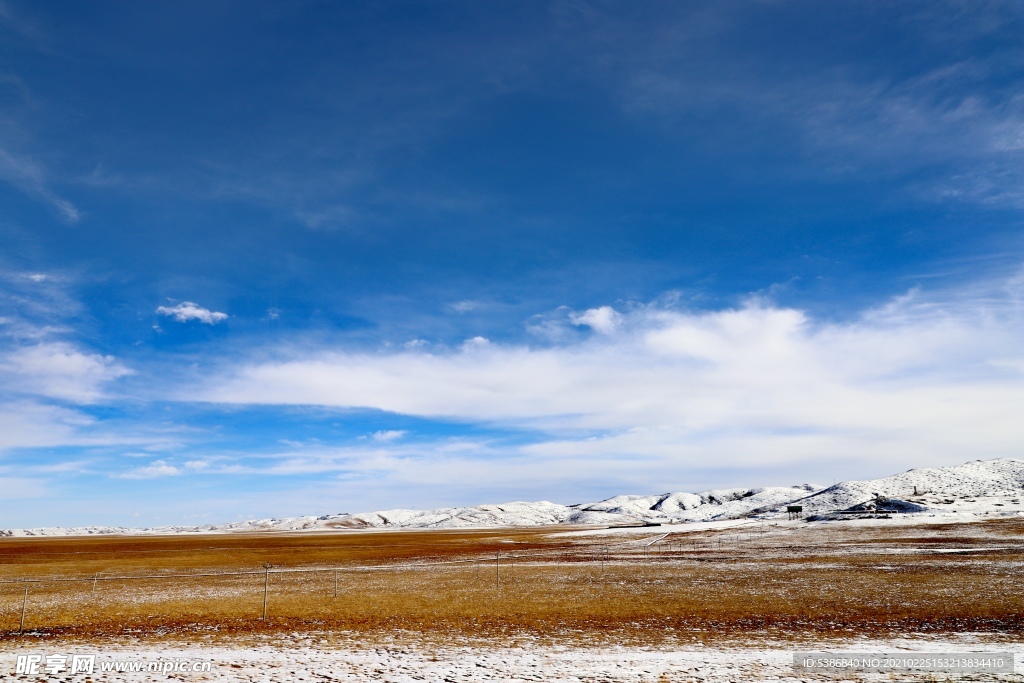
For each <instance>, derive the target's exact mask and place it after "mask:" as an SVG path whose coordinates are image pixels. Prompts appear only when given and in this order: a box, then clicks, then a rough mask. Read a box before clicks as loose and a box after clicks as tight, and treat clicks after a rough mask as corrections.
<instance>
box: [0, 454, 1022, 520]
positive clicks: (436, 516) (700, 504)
mask: <svg viewBox="0 0 1024 683" xmlns="http://www.w3.org/2000/svg"><path fill="white" fill-rule="evenodd" d="M790 505H796V506H800V507H801V508H802V511H801V513H800V514H801V516H804V517H812V518H819V519H827V518H829V516H830V515H836V514H842V513H856V512H863V513H872V512H877V509H878V508H882V509H897V510H900V511H901V512H903V513H905V514H929V515H943V516H950V515H954V516H955V515H961V516H962V515H970V516H974V515H981V514H987V515H991V514H997V515H998V514H1024V460H1019V459H1016V458H998V459H994V460H974V461H970V462H967V463H964V464H962V465H954V466H949V467H928V468H915V469H911V470H907V471H906V472H901V473H898V474H894V475H890V476H888V477H881V478H878V479H866V480H850V481H846V482H840V483H838V484H835V485H833V486H829V487H816V486H812V485H810V484H801V485H799V486H789V487H786V486H782V487H780V486H775V487H761V488H748V489H745V488H733V489H712V490H709V491H703V492H701V493H687V492H675V493H663V494H655V495H646V496H645V495H633V494H624V495H618V496H613V497H611V498H606V499H605V500H601V501H598V502H596V503H580V504H576V505H561V504H559V503H552V502H549V501H536V502H524V501H515V502H509V503H499V504H485V505H475V506H466V507H450V508H434V509H430V510H408V509H391V510H377V511H373V512H361V513H355V514H348V513H339V514H335V515H321V516H319V517H318V516H301V517H286V518H272V519H259V520H248V521H244V522H231V523H225V524H206V525H195V526H160V527H143V528H128V527H110V526H84V527H40V528H35V529H8V530H4V531H0V535H3V536H82V535H99V534H124V535H130V534H176V533H179V534H185V533H219V532H223V533H230V532H244V531H316V530H323V531H327V530H339V531H340V530H358V529H454V528H470V527H515V526H539V525H557V524H564V525H613V524H614V525H621V524H645V523H646V524H671V523H685V522H710V521H719V520H728V519H739V518H743V517H757V518H768V519H771V518H776V517H779V516H782V515H785V514H787V513H786V508H787V507H788V506H790Z"/></svg>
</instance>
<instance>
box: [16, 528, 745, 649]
mask: <svg viewBox="0 0 1024 683" xmlns="http://www.w3.org/2000/svg"><path fill="white" fill-rule="evenodd" d="M761 531H762V533H763V529H762V530H761ZM755 537H756V535H754V534H750V533H747V534H737V535H733V536H732V537H731V538H728V539H727V538H722V537H721V536H719V537H717V538H714V537H713V538H696V537H689V538H687V537H685V536H684V535H682V534H675V533H673V532H667V533H663V534H660V535H657V536H653V537H647V538H642V539H631V540H628V541H623V542H620V543H601V544H593V545H587V546H583V547H567V548H556V549H524V550H505V551H503V550H501V549H497V550H495V552H494V555H493V556H483V555H476V556H473V557H465V558H456V559H441V560H437V559H425V560H419V561H407V562H390V563H382V564H360V565H353V564H338V565H327V566H301V567H288V566H273V565H271V564H269V563H268V564H265V565H264V566H262V567H259V568H253V569H240V570H232V571H194V572H180V571H178V572H174V571H172V572H161V573H152V572H150V573H141V574H132V573H120V574H101V573H93V574H92V575H78V576H32V577H21V578H8V579H0V586H8V587H9V586H15V585H16V586H20V587H23V590H22V591H20V592H21V595H20V596H19V597H21V605H20V606H19V607H20V609H19V610H17V612H16V615H15V616H16V617H17V620H18V628H17V632H18V633H23V632H24V631H25V624H26V619H28V618H29V617H30V616H32V613H31V611H30V610H29V607H30V597H31V596H32V594H33V592H41V591H40V588H42V587H57V586H61V585H71V584H79V585H83V586H85V587H87V588H89V592H90V593H96V592H97V589H98V587H99V586H100V585H101V584H109V583H115V582H118V583H119V582H154V581H155V582H165V581H166V582H174V581H193V580H196V579H209V580H211V581H216V580H219V579H229V578H232V577H252V578H257V577H261V578H263V581H262V582H261V583H262V586H261V588H262V593H263V595H262V610H261V612H260V614H259V618H260V619H262V620H266V619H267V616H268V608H269V605H270V595H271V591H270V587H271V582H272V579H274V580H275V582H277V583H280V582H281V581H283V580H284V578H285V577H287V576H296V577H300V576H302V575H324V574H326V575H333V591H334V597H335V598H337V597H338V591H339V583H340V578H341V577H342V576H345V577H354V576H359V575H363V576H366V575H373V574H377V575H380V574H382V573H388V572H391V573H395V572H403V571H412V572H417V571H423V570H432V569H435V570H436V569H444V568H458V567H463V568H465V567H470V568H472V567H475V568H476V570H477V573H478V574H479V573H480V572H481V571H482V570H483V569H484V568H485V567H486V566H489V565H490V564H492V563H493V567H494V572H493V577H494V585H495V587H496V588H499V589H500V588H501V586H502V580H503V573H505V574H507V573H508V572H509V571H514V570H515V566H516V562H517V561H518V562H519V563H521V564H522V563H530V564H532V565H533V566H538V565H540V564H544V563H545V561H548V563H549V564H552V565H555V566H558V567H560V566H561V565H570V564H586V565H590V566H595V567H596V566H599V567H600V570H601V572H604V570H605V567H606V565H608V564H610V563H612V562H616V563H622V562H633V561H642V562H650V561H652V560H657V559H673V558H680V557H684V556H685V555H686V553H687V551H690V552H698V551H709V550H710V551H714V550H721V549H723V546H724V547H726V548H728V547H730V546H733V545H734V544H735V542H736V541H738V540H742V539H744V538H746V539H748V540H749V539H751V538H755ZM503 568H504V569H505V572H503V571H502V570H503ZM328 586H329V584H328ZM123 597H125V599H127V596H123ZM115 601H116V600H115ZM253 618H256V615H253ZM34 626H35V628H37V629H38V628H43V627H44V624H41V623H38V621H36V622H35V623H34Z"/></svg>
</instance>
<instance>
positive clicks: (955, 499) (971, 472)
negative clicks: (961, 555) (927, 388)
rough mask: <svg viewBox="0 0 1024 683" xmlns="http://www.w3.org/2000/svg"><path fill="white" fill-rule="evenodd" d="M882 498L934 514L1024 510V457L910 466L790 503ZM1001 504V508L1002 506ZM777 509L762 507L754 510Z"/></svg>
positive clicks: (815, 505) (840, 503) (810, 505)
mask: <svg viewBox="0 0 1024 683" xmlns="http://www.w3.org/2000/svg"><path fill="white" fill-rule="evenodd" d="M878 496H882V497H883V498H885V499H891V500H892V501H893V503H892V505H893V506H899V501H906V502H907V503H912V504H915V505H917V506H921V507H923V508H926V509H930V510H932V511H937V512H965V513H978V512H1003V511H1005V512H1010V511H1014V510H1016V511H1024V460H1017V459H1014V458H1000V459H998V460H975V461H973V462H968V463H965V464H963V465H956V466H953V467H927V468H922V469H913V470H908V471H906V472H903V473H901V474H894V475H892V476H891V477H883V478H881V479H868V480H864V481H845V482H842V483H840V484H836V485H835V486H830V487H829V488H827V489H824V490H823V491H818V492H817V493H815V494H813V495H810V496H807V497H805V498H802V499H801V500H797V501H793V504H795V505H801V506H803V509H804V513H803V514H804V515H808V514H823V513H827V512H832V511H835V510H846V509H849V508H852V507H854V506H857V505H862V504H864V503H867V502H868V501H871V500H873V499H875V498H876V497H878ZM1000 508H1003V509H1002V510H1000ZM772 511H779V510H778V509H777V508H775V509H773V508H771V507H768V506H766V507H765V508H761V509H759V510H757V512H772Z"/></svg>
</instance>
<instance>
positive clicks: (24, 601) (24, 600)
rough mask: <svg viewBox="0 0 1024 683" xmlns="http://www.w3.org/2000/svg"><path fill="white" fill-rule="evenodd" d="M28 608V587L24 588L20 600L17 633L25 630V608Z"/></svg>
mask: <svg viewBox="0 0 1024 683" xmlns="http://www.w3.org/2000/svg"><path fill="white" fill-rule="evenodd" d="M26 607H28V586H27V585H26V586H25V597H24V598H22V600H21V624H20V625H19V626H18V633H21V632H22V631H24V630H25V608H26Z"/></svg>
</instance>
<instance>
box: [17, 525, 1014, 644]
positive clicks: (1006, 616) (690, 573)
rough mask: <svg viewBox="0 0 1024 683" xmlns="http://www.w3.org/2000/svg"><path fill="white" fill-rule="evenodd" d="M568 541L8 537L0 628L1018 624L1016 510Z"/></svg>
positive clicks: (639, 629)
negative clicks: (988, 515) (939, 521)
mask: <svg viewBox="0 0 1024 683" xmlns="http://www.w3.org/2000/svg"><path fill="white" fill-rule="evenodd" d="M565 532H566V530H565V529H564V528H558V529H553V528H532V529H499V530H473V531H410V532H353V531H345V532H338V533H292V534H277V533H267V534H239V535H224V534H221V535H202V536H200V535H196V536H149V537H86V538H2V539H0V581H3V583H0V637H3V638H11V637H16V636H17V634H18V633H19V631H20V630H21V627H22V623H21V619H22V610H23V608H24V630H25V631H26V632H31V633H34V634H36V635H37V636H39V635H42V636H46V635H52V636H61V635H67V636H82V637H91V636H111V635H119V634H133V635H135V636H143V637H162V636H165V635H166V636H176V635H182V634H190V633H199V632H202V633H204V634H215V635H224V636H230V637H239V636H244V635H245V634H268V633H269V634H273V633H286V632H295V631H297V630H317V631H321V632H330V631H338V632H342V631H344V632H347V633H351V632H357V633H364V634H365V635H366V636H368V637H370V636H373V635H374V634H383V633H395V632H399V631H400V632H409V633H413V634H416V635H417V637H430V638H452V637H456V636H458V637H460V638H468V639H473V638H494V637H499V636H500V637H503V638H505V637H507V638H515V637H517V636H521V635H528V636H529V637H536V638H548V637H550V638H559V639H564V638H570V639H584V640H586V641H587V642H611V641H614V642H618V643H623V642H639V641H643V642H645V643H651V642H657V641H658V640H659V639H662V638H665V639H671V640H673V641H678V640H680V639H683V640H687V639H689V640H700V641H708V640H714V639H721V638H735V637H741V636H742V637H749V636H755V635H757V634H762V635H765V636H767V637H771V638H775V639H777V638H794V639H800V638H809V639H813V638H817V637H821V636H847V635H853V634H864V635H867V636H871V637H887V636H889V635H896V634H907V633H913V634H919V633H933V634H941V633H962V632H967V631H975V632H986V633H989V634H993V635H998V634H1004V635H1006V636H1009V637H1011V638H1019V636H1021V635H1022V634H1024V520H1021V519H1007V520H995V521H991V522H979V523H971V524H955V525H896V524H893V525H891V526H887V525H886V524H885V520H879V521H878V522H877V524H876V525H873V526H860V525H858V524H857V523H848V522H833V523H827V524H817V525H807V524H802V523H792V524H779V525H764V526H750V527H743V528H733V529H722V530H707V531H701V532H690V533H685V532H686V528H685V527H671V528H670V527H665V528H663V529H660V530H659V529H655V528H652V529H645V530H643V531H642V532H634V531H632V530H631V531H629V532H617V533H597V532H593V531H591V532H589V533H585V534H566V533H565ZM666 533H667V534H668V535H667V536H666V535H665V534H666ZM496 553H500V559H499V560H498V561H497V563H496V560H495V557H496ZM267 563H269V564H270V565H271V568H270V570H269V573H268V572H267V570H266V568H265V565H266V564H267ZM240 572H241V573H240ZM265 584H266V585H265ZM26 588H27V589H28V593H27V600H26V598H25V596H26V594H25V589H26ZM265 588H266V609H267V617H266V619H263V609H264V594H265Z"/></svg>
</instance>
